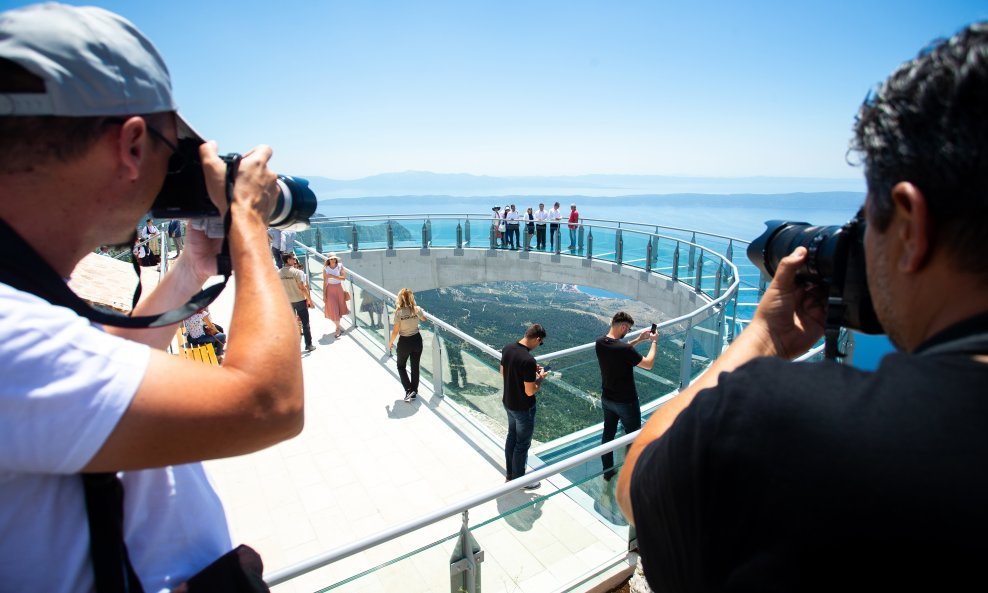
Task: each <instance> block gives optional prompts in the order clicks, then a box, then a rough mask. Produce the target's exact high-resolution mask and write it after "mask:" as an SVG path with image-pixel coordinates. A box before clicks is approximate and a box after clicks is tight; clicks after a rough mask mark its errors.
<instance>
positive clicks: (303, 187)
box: [151, 138, 317, 230]
mask: <svg viewBox="0 0 988 593" xmlns="http://www.w3.org/2000/svg"><path fill="white" fill-rule="evenodd" d="M201 144H202V140H201V139H199V138H180V139H179V141H178V152H179V153H181V155H182V157H183V158H184V159H185V166H184V167H182V170H181V171H179V172H177V173H170V174H169V175H167V176H166V177H165V183H164V185H162V187H161V191H160V192H158V196H157V197H156V198H155V199H154V204H153V205H152V206H151V216H153V217H154V218H191V219H208V218H217V217H219V215H220V213H219V210H217V209H216V206H215V205H214V204H213V201H212V200H211V199H209V193H208V192H207V191H206V180H205V178H204V177H203V174H202V161H200V160H199V145H201ZM220 158H222V159H223V160H224V161H225V162H227V164H229V163H230V161H231V160H232V159H233V157H232V155H227V156H222V157H220ZM277 183H278V189H279V192H278V200H277V201H276V202H275V207H274V210H272V212H271V216H270V217H269V219H268V226H270V227H274V228H278V229H283V230H302V229H306V228H309V218H310V217H311V216H312V215H313V213H315V211H316V205H317V204H316V195H315V193H313V191H312V190H311V189H310V188H309V181H308V180H307V179H303V178H301V177H289V176H287V175H278V181H277Z"/></svg>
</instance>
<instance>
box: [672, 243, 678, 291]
mask: <svg viewBox="0 0 988 593" xmlns="http://www.w3.org/2000/svg"><path fill="white" fill-rule="evenodd" d="M672 280H673V282H675V281H676V280H679V241H676V250H675V251H673V252H672Z"/></svg>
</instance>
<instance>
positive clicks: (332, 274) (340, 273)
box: [322, 253, 350, 338]
mask: <svg viewBox="0 0 988 593" xmlns="http://www.w3.org/2000/svg"><path fill="white" fill-rule="evenodd" d="M344 280H346V270H344V269H343V264H341V263H340V258H338V257H336V254H335V253H330V254H329V255H327V256H326V267H325V268H323V272H322V294H323V305H324V306H323V312H324V313H325V314H326V319H330V320H332V322H333V323H334V324H336V337H337V338H338V337H340V334H342V333H343V326H342V325H341V324H340V319H341V318H342V317H343V316H344V315H346V314H347V313H349V312H350V308H349V307H347V303H346V293H345V292H344V290H343V281H344Z"/></svg>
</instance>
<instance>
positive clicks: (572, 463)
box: [264, 430, 640, 587]
mask: <svg viewBox="0 0 988 593" xmlns="http://www.w3.org/2000/svg"><path fill="white" fill-rule="evenodd" d="M639 432H640V431H639V430H636V431H635V432H632V433H630V434H626V435H624V436H623V437H621V438H618V439H615V440H613V441H610V442H608V443H604V444H602V445H598V446H596V447H594V448H593V449H589V450H587V451H584V452H583V453H579V454H577V455H574V456H573V457H570V458H568V459H565V460H563V461H559V462H557V463H554V464H552V465H547V466H545V467H542V468H539V469H537V470H534V471H532V472H530V473H527V474H525V475H524V476H523V477H520V478H517V479H515V480H512V481H510V482H505V483H504V484H499V485H498V486H495V487H494V488H489V489H487V490H485V491H484V492H481V493H480V494H474V495H473V496H469V497H467V498H464V499H463V500H460V501H459V502H455V503H453V504H451V505H449V506H446V507H444V508H441V509H437V510H435V511H432V512H429V513H426V514H424V515H421V516H419V517H417V518H415V519H411V520H409V521H405V522H404V523H400V524H398V525H395V526H393V527H390V528H388V529H385V530H383V531H379V532H377V533H375V534H372V535H369V536H367V537H365V538H362V539H359V540H357V541H355V542H350V543H348V544H345V545H342V546H339V547H336V548H333V549H332V550H329V551H328V552H324V553H322V554H318V555H316V556H313V557H312V558H309V559H308V560H303V561H302V562H298V563H296V564H293V565H291V566H288V567H286V568H283V569H281V570H277V571H275V572H273V573H271V574H270V575H268V576H267V577H265V579H264V580H265V582H267V584H268V585H269V586H271V587H274V586H275V585H280V584H281V583H284V582H286V581H288V580H291V579H293V578H295V577H298V576H301V575H303V574H305V573H307V572H311V571H313V570H316V569H317V568H321V567H323V566H326V565H327V564H331V563H333V562H336V561H338V560H342V559H344V558H347V557H349V556H352V555H354V554H359V553H360V552H363V551H364V550H368V549H370V548H373V547H374V546H377V545H380V544H383V543H384V542H386V541H389V540H392V539H394V538H397V537H401V536H403V535H406V534H409V533H411V532H413V531H416V530H418V529H421V528H423V527H427V526H429V525H432V524H433V523H436V522H438V521H442V520H443V519H448V518H449V517H452V516H453V515H458V514H460V513H462V512H463V511H468V510H470V509H472V508H474V507H477V506H480V505H482V504H485V503H488V502H490V501H492V500H495V499H497V498H498V497H500V496H503V495H505V494H508V493H509V492H514V491H516V490H518V489H520V488H521V487H522V486H523V485H525V484H529V483H532V482H538V481H539V480H543V479H548V478H549V477H551V476H554V475H557V474H560V473H562V472H564V471H566V470H568V469H570V468H572V467H576V466H577V465H580V464H581V463H586V462H587V461H590V460H591V459H594V458H597V457H600V456H601V454H603V453H608V452H611V451H616V450H618V449H620V448H622V447H625V446H627V445H630V444H631V442H632V441H634V440H635V437H637V436H638V433H639Z"/></svg>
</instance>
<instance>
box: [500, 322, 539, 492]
mask: <svg viewBox="0 0 988 593" xmlns="http://www.w3.org/2000/svg"><path fill="white" fill-rule="evenodd" d="M544 342H545V329H543V328H542V326H541V325H539V324H538V323H535V324H533V325H532V326H531V327H529V328H528V330H527V331H526V332H525V337H524V338H522V339H521V340H519V341H517V342H515V343H513V344H508V345H507V346H505V347H504V349H503V350H501V376H502V377H503V378H504V397H503V398H502V400H501V401H502V402H503V403H504V409H505V411H506V412H507V413H508V437H507V439H505V442H504V467H505V470H506V473H507V480H506V481H508V482H510V481H511V480H514V479H515V478H520V477H522V476H524V475H525V466H526V465H527V463H528V448H529V447H530V446H531V445H532V433H533V432H534V431H535V394H536V393H538V392H539V389H540V388H541V387H542V381H543V380H544V379H545V377H546V372H545V370H543V369H542V366H541V365H539V364H538V363H536V362H535V357H533V356H532V354H531V352H532V350H534V349H536V348H538V347H539V346H541V345H542V344H543V343H544ZM541 485H542V484H541V483H539V482H535V483H534V484H528V485H526V486H525V489H526V490H534V489H536V488H538V487H539V486H541Z"/></svg>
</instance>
